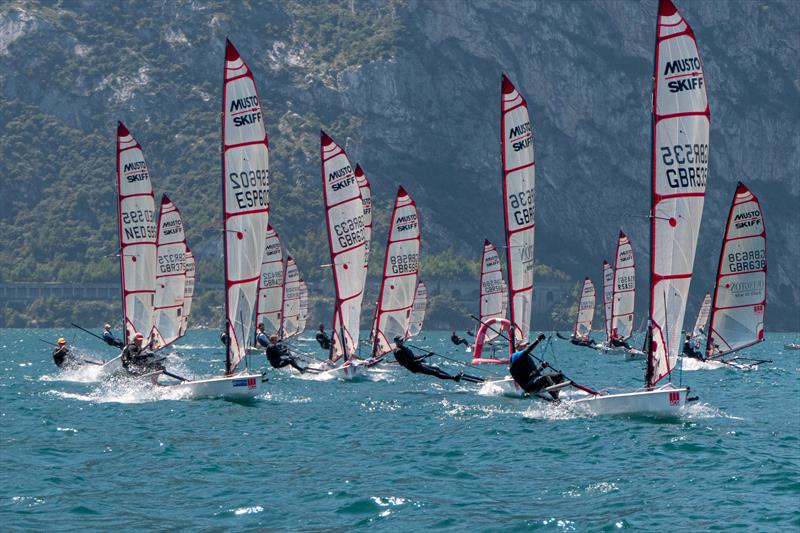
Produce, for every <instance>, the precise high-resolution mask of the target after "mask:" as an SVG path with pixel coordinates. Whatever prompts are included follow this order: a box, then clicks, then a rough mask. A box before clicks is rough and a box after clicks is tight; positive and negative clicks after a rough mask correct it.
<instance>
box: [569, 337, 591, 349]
mask: <svg viewBox="0 0 800 533" xmlns="http://www.w3.org/2000/svg"><path fill="white" fill-rule="evenodd" d="M569 342H571V343H572V344H574V345H575V346H586V347H588V348H594V345H595V342H594V339H592V338H590V337H586V338H585V339H581V338H580V337H575V336H572V337H570V339H569Z"/></svg>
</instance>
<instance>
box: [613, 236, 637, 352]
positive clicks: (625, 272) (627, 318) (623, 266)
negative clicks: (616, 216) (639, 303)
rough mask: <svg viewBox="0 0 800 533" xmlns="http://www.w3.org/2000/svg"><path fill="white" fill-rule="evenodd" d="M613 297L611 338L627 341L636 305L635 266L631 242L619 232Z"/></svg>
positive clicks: (630, 333)
mask: <svg viewBox="0 0 800 533" xmlns="http://www.w3.org/2000/svg"><path fill="white" fill-rule="evenodd" d="M613 289H614V295H613V297H612V299H611V338H617V339H620V340H623V341H624V340H627V339H629V338H630V337H631V335H633V312H634V306H635V303H636V264H635V263H634V260H633V247H632V246H631V241H630V239H628V237H627V236H626V235H625V234H624V233H623V232H621V231H620V232H619V240H618V241H617V255H616V260H615V263H614V283H613Z"/></svg>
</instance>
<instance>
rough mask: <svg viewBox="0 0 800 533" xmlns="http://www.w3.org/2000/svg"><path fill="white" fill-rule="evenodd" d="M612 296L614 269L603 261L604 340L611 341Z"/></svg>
mask: <svg viewBox="0 0 800 533" xmlns="http://www.w3.org/2000/svg"><path fill="white" fill-rule="evenodd" d="M613 298H614V269H612V268H611V265H609V264H608V261H603V308H604V310H605V325H606V342H611V302H612V301H613Z"/></svg>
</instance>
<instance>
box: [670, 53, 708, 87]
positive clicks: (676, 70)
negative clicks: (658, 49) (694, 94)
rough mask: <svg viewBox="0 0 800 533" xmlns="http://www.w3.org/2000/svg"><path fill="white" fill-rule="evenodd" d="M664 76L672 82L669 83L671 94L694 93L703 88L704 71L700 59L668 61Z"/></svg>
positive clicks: (689, 58) (690, 58) (688, 58)
mask: <svg viewBox="0 0 800 533" xmlns="http://www.w3.org/2000/svg"><path fill="white" fill-rule="evenodd" d="M664 76H667V78H666V79H668V80H671V81H669V82H667V87H668V88H669V92H671V93H679V92H683V91H693V90H695V89H701V88H702V87H703V71H702V65H701V64H700V58H698V57H687V58H684V59H675V60H673V61H668V62H667V63H666V64H665V65H664ZM676 78H680V79H676Z"/></svg>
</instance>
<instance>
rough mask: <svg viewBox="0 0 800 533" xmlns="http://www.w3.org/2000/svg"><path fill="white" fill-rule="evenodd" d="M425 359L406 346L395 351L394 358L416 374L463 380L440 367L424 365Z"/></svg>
mask: <svg viewBox="0 0 800 533" xmlns="http://www.w3.org/2000/svg"><path fill="white" fill-rule="evenodd" d="M425 357H426V356H424V355H419V356H417V355H414V352H412V351H411V350H409V349H408V348H406V347H405V346H398V347H397V348H395V349H394V358H395V359H396V360H397V362H398V363H400V366H402V367H403V368H405V369H406V370H410V371H411V372H413V373H414V374H427V375H429V376H433V377H436V378H439V379H452V380H453V381H460V380H461V376H460V375H456V376H451V375H450V374H448V373H447V372H445V371H444V370H442V369H441V368H439V367H436V366H433V365H427V364H425V363H423V362H422V360H423V359H425Z"/></svg>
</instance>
